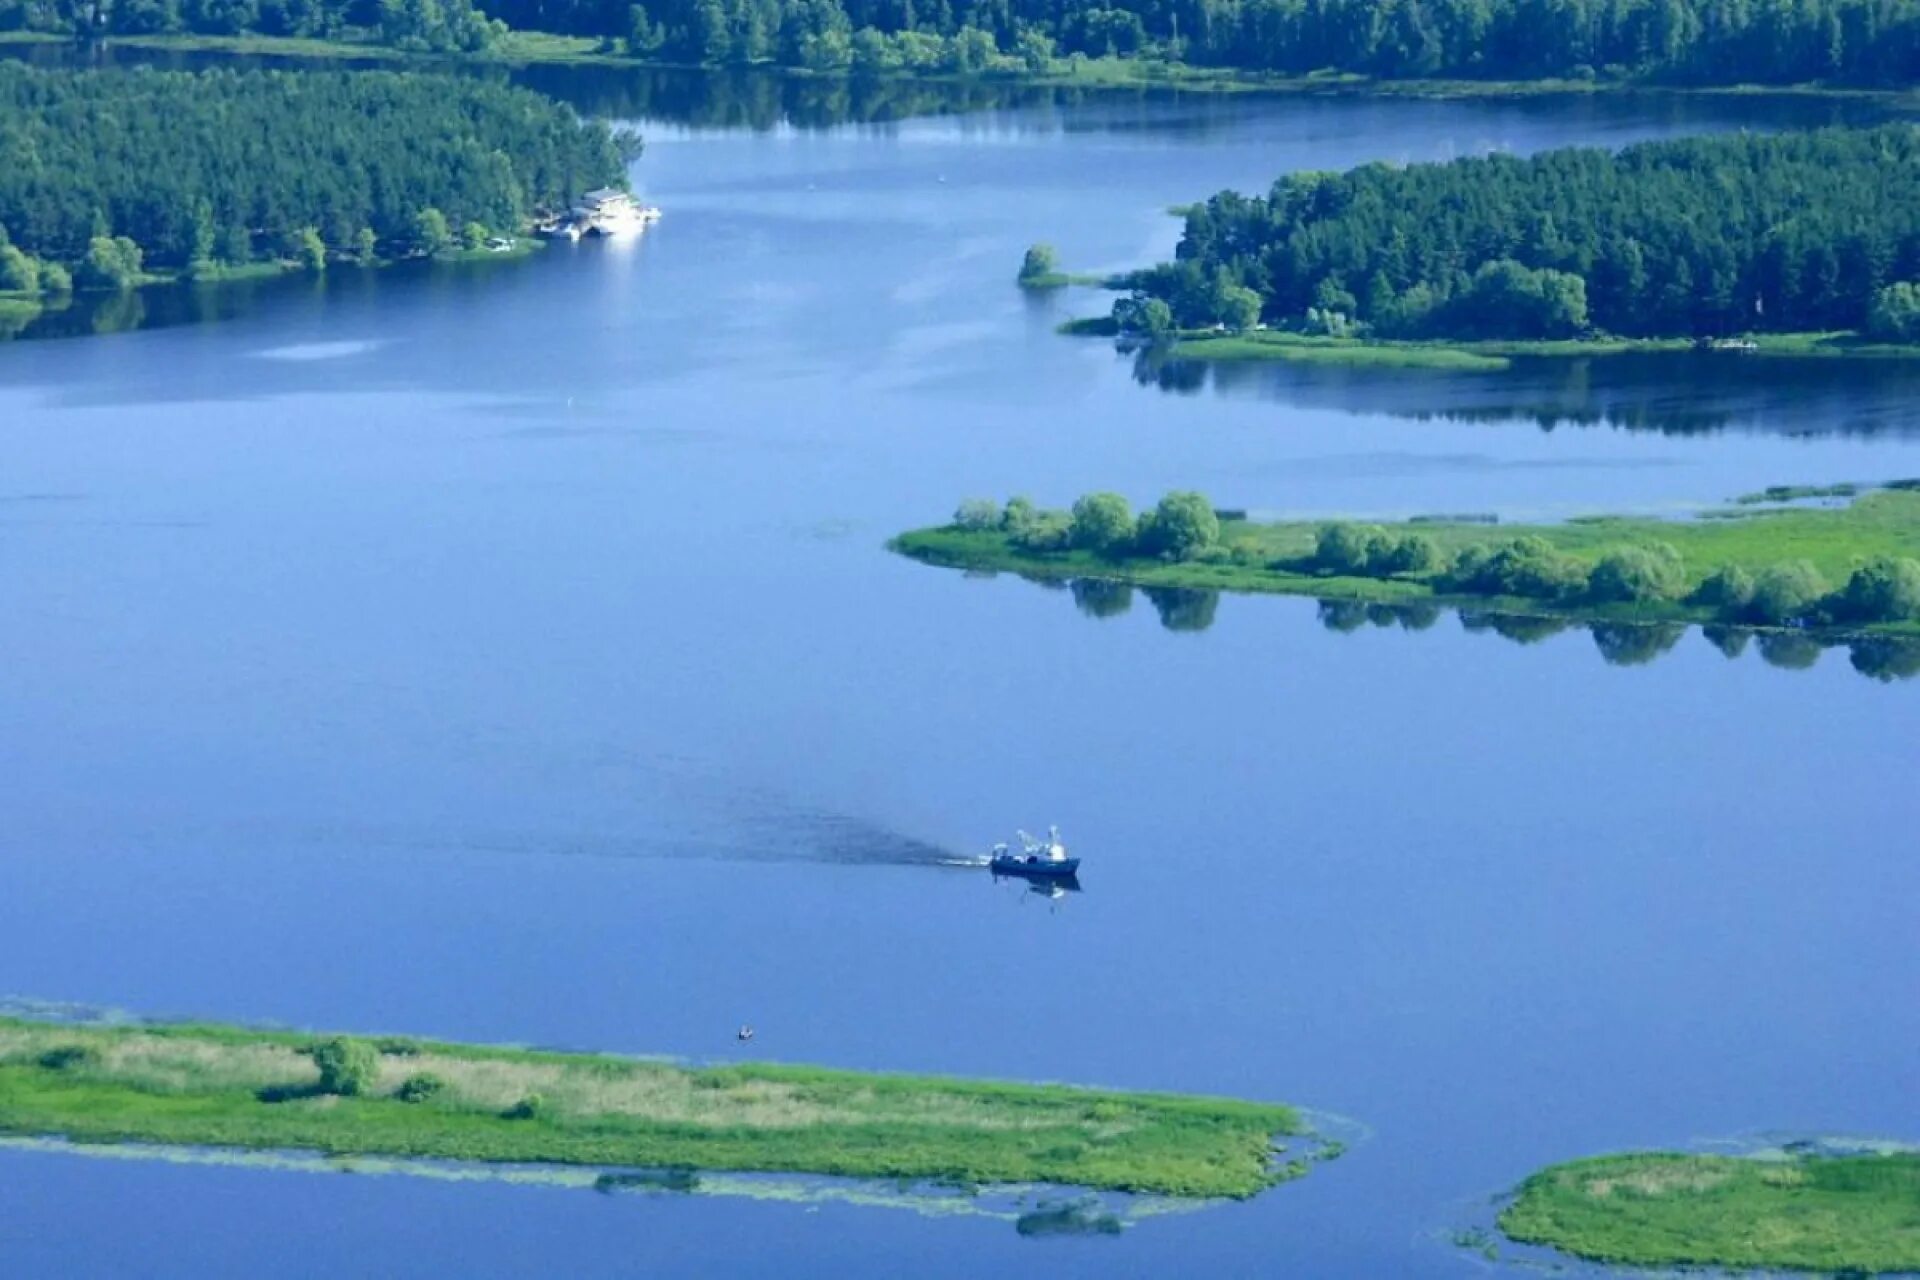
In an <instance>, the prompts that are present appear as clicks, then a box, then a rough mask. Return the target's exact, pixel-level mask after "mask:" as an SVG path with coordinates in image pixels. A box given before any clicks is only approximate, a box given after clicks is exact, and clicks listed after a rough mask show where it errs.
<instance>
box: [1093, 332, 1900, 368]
mask: <svg viewBox="0 0 1920 1280" xmlns="http://www.w3.org/2000/svg"><path fill="white" fill-rule="evenodd" d="M1084 332H1089V333H1092V332H1099V331H1098V330H1092V329H1089V330H1084ZM1751 341H1752V342H1753V344H1754V346H1753V349H1752V350H1751V351H1743V352H1731V351H1729V352H1718V353H1715V354H1718V355H1720V356H1721V358H1723V359H1740V358H1746V359H1753V358H1756V357H1773V358H1790V357H1800V358H1825V359H1835V358H1840V357H1852V358H1856V359H1858V358H1867V359H1879V360H1888V359H1908V360H1912V359H1920V346H1911V345H1901V344H1897V343H1886V342H1870V341H1867V340H1866V339H1863V338H1861V337H1860V336H1859V335H1857V334H1852V333H1844V332H1836V333H1772V334H1757V335H1755V336H1754V337H1753V338H1752V339H1751ZM1693 345H1694V344H1693V343H1692V342H1691V341H1689V340H1687V339H1685V338H1585V339H1568V340H1562V341H1552V342H1448V341H1442V340H1435V341H1388V340H1376V339H1362V338H1331V337H1323V336H1317V335H1313V334H1300V333H1285V332H1280V331H1277V330H1262V331H1256V332H1252V333H1223V334H1215V333H1189V334H1183V335H1181V336H1180V337H1178V338H1176V339H1175V340H1174V342H1173V343H1172V345H1171V347H1170V349H1169V354H1171V355H1173V356H1176V357H1179V358H1181V359H1188V360H1220V361H1247V360H1291V361H1296V362H1302V363H1310V364H1347V365H1365V366H1371V367H1383V366H1394V367H1399V368H1408V369H1456V370H1469V371H1475V372H1498V371H1500V370H1502V369H1506V368H1509V367H1511V366H1512V363H1513V358H1514V357H1515V356H1561V357H1566V356H1613V355H1628V354H1633V353H1645V352H1671V351H1687V350H1690V349H1691V348H1692V347H1693Z"/></svg>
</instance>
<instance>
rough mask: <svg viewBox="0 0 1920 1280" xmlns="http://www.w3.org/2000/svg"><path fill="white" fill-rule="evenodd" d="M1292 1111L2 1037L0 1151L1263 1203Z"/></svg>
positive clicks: (979, 1088) (554, 1061)
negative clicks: (404, 1161)
mask: <svg viewBox="0 0 1920 1280" xmlns="http://www.w3.org/2000/svg"><path fill="white" fill-rule="evenodd" d="M1305 1130H1306V1126H1305V1123H1304V1121H1303V1120H1302V1118H1301V1116H1300V1114H1299V1113H1298V1112H1296V1111H1295V1110H1293V1109H1292V1108H1290V1107H1284V1106H1276V1105H1268V1104H1263V1103H1254V1102H1241V1101H1236V1100H1231V1099H1224V1098H1200V1097H1183V1096H1178V1095H1173V1094H1159V1093H1122V1092H1116V1091H1110V1090H1103V1089H1083V1088H1077V1087H1072V1086H1067V1085H1023V1084H1007V1083H998V1082H989V1081H965V1080H955V1079H947V1078H942V1077H933V1076H909V1075H881V1074H872V1073H865V1072H856V1071H839V1070H829V1069H824V1068H814V1067H802V1066H780V1065H759V1064H755V1065H739V1066H720V1067H691V1066H683V1065H678V1064H675V1063H671V1062H666V1061H657V1060H644V1059H636V1058H627V1057H616V1056H612V1055H606V1054H584V1053H556V1052H544V1051H535V1050H528V1049H515V1048H496V1047H487V1046H479V1045H463V1044H448V1043H443V1042H437V1041H416V1040H410V1039H398V1038H384V1039H380V1038H374V1039H362V1038H354V1037H339V1036H316V1035H308V1034H301V1033H294V1032H279V1031H264V1030H253V1029H247V1028H240V1027H231V1026H217V1025H205V1024H191V1025H133V1026H70V1025H59V1024H50V1023H42V1022H33V1021H24V1020H19V1019H0V1133H6V1134H11V1135H17V1136H34V1137H38V1136H59V1137H64V1138H68V1139H71V1140H75V1141H84V1142H145V1143H157V1144H166V1145H182V1146H214V1147H239V1148H251V1149H256V1150H257V1149H266V1148H299V1149H310V1150H315V1151H320V1152H325V1153H329V1154H335V1155H367V1156H374V1155H382V1156H416V1157H430V1158H444V1159H452V1160H474V1161H513V1162H539V1163H554V1164H588V1165H612V1166H645V1167H691V1168H700V1169H710V1170H757V1171H765V1172H786V1173H813V1174H832V1175H841V1176H848V1177H867V1178H902V1179H925V1180H929V1181H942V1182H952V1183H965V1184H986V1183H1016V1182H1019V1183H1027V1182H1045V1183H1058V1184H1064V1185H1072V1186H1081V1187H1088V1188H1094V1189H1100V1190H1115V1191H1139V1192H1153V1193H1160V1194H1165V1195H1172V1196H1188V1197H1212V1196H1235V1197H1241V1196H1250V1195H1253V1194H1255V1193H1256V1192H1258V1191H1260V1190H1262V1189H1263V1188H1265V1187H1268V1186H1270V1185H1272V1184H1274V1183H1276V1182H1279V1181H1283V1180H1284V1179H1286V1178H1288V1177H1291V1176H1295V1175H1297V1174H1299V1173H1300V1172H1302V1171H1303V1170H1304V1165H1302V1164H1299V1163H1294V1164H1289V1165H1285V1166H1282V1165H1279V1164H1277V1163H1276V1161H1275V1160H1274V1139H1275V1137H1276V1136H1277V1135H1286V1134H1304V1133H1305Z"/></svg>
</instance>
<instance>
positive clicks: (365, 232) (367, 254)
mask: <svg viewBox="0 0 1920 1280" xmlns="http://www.w3.org/2000/svg"><path fill="white" fill-rule="evenodd" d="M379 251H380V242H379V240H378V239H376V238H375V236H374V234H373V228H372V227H362V228H360V230H358V231H356V232H354V235H353V256H354V257H355V258H356V259H357V260H358V261H359V262H360V263H361V264H362V265H364V266H372V265H373V263H374V260H375V259H376V258H378V257H379Z"/></svg>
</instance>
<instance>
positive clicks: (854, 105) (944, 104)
mask: <svg viewBox="0 0 1920 1280" xmlns="http://www.w3.org/2000/svg"><path fill="white" fill-rule="evenodd" d="M512 78H513V79H514V81H516V82H517V83H519V84H524V85H526V86H528V87H529V88H533V89H538V90H539V91H540V92H542V93H545V94H547V95H549V96H550V97H555V98H559V99H561V100H562V101H564V102H568V103H571V104H572V105H573V106H574V107H576V108H577V109H579V110H580V111H581V112H582V113H584V114H586V115H594V116H608V117H613V118H616V119H626V120H632V119H637V118H640V117H647V118H651V119H658V120H671V121H674V122H675V123H677V124H686V125H693V126H696V127H699V128H730V129H738V128H744V129H772V128H775V127H777V126H779V125H783V124H784V125H793V126H797V127H799V128H803V129H824V128H830V127H832V126H834V125H845V124H887V123H891V122H893V121H897V120H905V119H908V118H910V117H913V116H928V115H945V114H953V113H961V112H972V111H1003V110H1010V109H1015V108H1030V107H1044V106H1049V105H1056V106H1069V105H1074V104H1077V103H1080V102H1084V101H1086V100H1087V99H1088V96H1089V95H1088V94H1087V93H1086V91H1084V90H1078V89H1048V88H1038V87H1034V86H1030V85H1018V84H1004V83H996V82H991V81H971V82H947V83H942V82H922V81H915V80H911V79H900V78H894V79H882V80H876V79H871V78H862V77H857V76H855V77H835V76H794V75H784V74H781V73H779V72H767V71H745V70H716V71H693V70H678V71H676V70H665V69H659V68H647V67H598V66H558V65H551V64H549V65H545V66H542V65H537V64H536V65H532V66H526V67H521V68H518V69H517V70H516V71H515V72H514V73H513V77H512Z"/></svg>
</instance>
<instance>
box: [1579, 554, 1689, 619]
mask: <svg viewBox="0 0 1920 1280" xmlns="http://www.w3.org/2000/svg"><path fill="white" fill-rule="evenodd" d="M1680 581H1681V579H1680V553H1679V552H1678V551H1675V550H1674V549H1673V547H1672V546H1670V545H1668V544H1667V543H1664V542H1656V543H1650V544H1648V545H1646V546H1639V547H1620V548H1618V549H1616V550H1613V551H1609V552H1607V553H1606V554H1605V555H1603V556H1601V557H1600V560H1599V562H1598V563H1597V564H1595V565H1594V566H1593V570H1592V572H1590V573H1589V574H1588V575H1587V594H1588V595H1589V596H1590V597H1592V598H1593V599H1595V600H1597V601H1601V602H1602V603H1618V604H1640V603H1644V602H1646V601H1652V600H1671V599H1673V598H1674V597H1675V596H1677V595H1679V594H1680Z"/></svg>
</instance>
